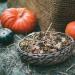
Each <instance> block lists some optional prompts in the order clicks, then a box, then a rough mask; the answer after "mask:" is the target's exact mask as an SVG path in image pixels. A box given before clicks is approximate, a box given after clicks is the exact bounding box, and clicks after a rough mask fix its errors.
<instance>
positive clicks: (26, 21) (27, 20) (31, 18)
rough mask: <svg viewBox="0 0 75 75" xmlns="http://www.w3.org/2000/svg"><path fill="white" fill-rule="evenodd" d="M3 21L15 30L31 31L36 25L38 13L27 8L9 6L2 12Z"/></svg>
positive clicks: (6, 26)
mask: <svg viewBox="0 0 75 75" xmlns="http://www.w3.org/2000/svg"><path fill="white" fill-rule="evenodd" d="M1 23H2V26H3V27H5V28H9V29H11V30H13V31H14V32H19V33H24V32H31V31H32V30H33V29H34V27H35V25H36V15H35V14H34V13H33V12H32V11H30V10H28V9H26V8H9V9H6V10H5V11H4V12H3V13H2V16H1Z"/></svg>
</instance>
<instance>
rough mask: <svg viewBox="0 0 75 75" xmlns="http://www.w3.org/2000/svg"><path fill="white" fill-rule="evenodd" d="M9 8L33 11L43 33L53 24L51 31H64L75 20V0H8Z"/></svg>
mask: <svg viewBox="0 0 75 75" xmlns="http://www.w3.org/2000/svg"><path fill="white" fill-rule="evenodd" d="M8 6H9V7H10V6H11V7H28V8H30V9H33V11H35V12H36V13H37V16H38V18H39V24H40V27H41V30H42V31H46V30H47V28H48V27H49V24H50V23H51V22H52V23H53V25H52V28H51V29H55V30H56V31H64V30H65V27H66V24H67V23H68V22H69V21H72V20H75V0H15V1H14V0H8Z"/></svg>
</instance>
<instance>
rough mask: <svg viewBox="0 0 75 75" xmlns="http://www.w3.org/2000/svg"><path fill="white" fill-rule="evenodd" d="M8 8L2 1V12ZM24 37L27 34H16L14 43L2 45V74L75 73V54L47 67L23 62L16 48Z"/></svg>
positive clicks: (44, 74) (0, 59)
mask: <svg viewBox="0 0 75 75" xmlns="http://www.w3.org/2000/svg"><path fill="white" fill-rule="evenodd" d="M6 8H7V4H6V3H3V4H2V3H0V14H1V13H2V11H3V10H4V9H6ZM1 28H2V27H1ZM23 37H25V35H21V34H19V35H18V34H15V39H14V43H12V44H10V45H8V46H3V47H2V46H1V47H0V75H75V56H72V57H71V58H70V59H68V60H67V61H65V62H64V63H61V64H58V65H52V66H47V67H40V66H29V65H28V64H25V63H23V62H22V61H21V59H20V56H19V55H18V53H17V48H16V44H17V42H18V41H19V40H20V39H22V38H23Z"/></svg>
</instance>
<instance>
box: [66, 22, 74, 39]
mask: <svg viewBox="0 0 75 75" xmlns="http://www.w3.org/2000/svg"><path fill="white" fill-rule="evenodd" d="M65 33H66V34H68V35H69V36H71V37H73V38H74V39H75V21H72V22H70V23H68V24H67V26H66V29H65Z"/></svg>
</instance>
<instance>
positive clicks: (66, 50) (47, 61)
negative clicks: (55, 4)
mask: <svg viewBox="0 0 75 75" xmlns="http://www.w3.org/2000/svg"><path fill="white" fill-rule="evenodd" d="M38 34H39V32H35V33H31V34H29V35H28V36H26V37H25V38H24V39H22V40H21V41H20V42H19V44H18V51H19V53H20V56H21V58H22V60H23V61H24V62H28V63H30V64H34V65H53V64H57V63H61V62H63V61H65V60H66V59H67V58H68V57H69V56H71V55H72V51H73V48H74V41H73V39H72V38H69V37H68V36H67V38H68V39H69V40H71V43H70V45H68V46H65V47H63V48H61V49H60V50H58V51H56V52H53V53H49V54H42V55H39V54H33V53H28V52H26V51H25V50H22V49H21V48H20V43H21V42H22V41H23V40H25V39H32V38H33V36H35V35H38ZM55 34H60V35H64V36H65V34H63V33H55Z"/></svg>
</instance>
